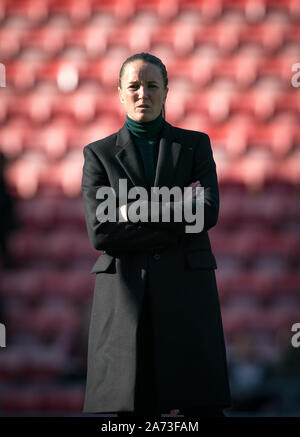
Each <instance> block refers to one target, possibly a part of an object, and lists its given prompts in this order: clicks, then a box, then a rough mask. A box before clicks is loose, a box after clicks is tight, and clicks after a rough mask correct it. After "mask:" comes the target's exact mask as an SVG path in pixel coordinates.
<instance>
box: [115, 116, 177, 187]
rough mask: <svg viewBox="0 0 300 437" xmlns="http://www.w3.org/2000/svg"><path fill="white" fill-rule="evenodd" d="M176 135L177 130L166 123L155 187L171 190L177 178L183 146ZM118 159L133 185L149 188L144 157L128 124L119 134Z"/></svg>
mask: <svg viewBox="0 0 300 437" xmlns="http://www.w3.org/2000/svg"><path fill="white" fill-rule="evenodd" d="M175 140H178V135H176V129H175V128H174V126H172V125H171V124H170V123H168V122H167V121H165V123H164V126H163V128H162V135H161V138H160V142H159V152H158V158H157V166H156V175H155V181H154V186H156V187H161V186H166V187H169V188H171V187H172V186H173V181H174V178H175V170H176V167H177V164H178V160H179V156H180V153H181V151H182V149H183V147H182V144H181V143H180V142H179V141H175ZM115 147H116V150H117V153H116V155H115V156H116V159H117V160H118V161H119V163H120V165H121V166H122V167H123V169H124V170H125V172H126V174H127V175H128V177H129V178H130V179H131V181H132V183H133V184H134V185H137V186H143V187H148V188H149V184H148V181H147V178H146V174H145V171H144V166H143V161H142V157H141V156H140V153H139V152H138V150H137V148H136V146H135V144H134V143H133V140H132V138H131V134H130V131H129V130H128V128H127V127H126V123H124V125H123V126H122V127H121V129H120V130H119V131H118V133H117V140H116V146H115Z"/></svg>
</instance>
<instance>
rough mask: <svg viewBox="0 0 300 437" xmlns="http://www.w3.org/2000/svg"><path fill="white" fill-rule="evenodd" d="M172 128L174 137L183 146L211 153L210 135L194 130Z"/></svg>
mask: <svg viewBox="0 0 300 437" xmlns="http://www.w3.org/2000/svg"><path fill="white" fill-rule="evenodd" d="M171 126H172V129H173V133H174V134H175V135H174V136H176V137H177V139H178V140H179V141H181V143H182V144H184V145H187V146H189V147H193V148H197V149H200V150H202V151H210V150H211V143H210V138H209V135H208V134H207V133H206V132H202V131H196V130H192V129H183V128H181V127H177V126H173V125H171Z"/></svg>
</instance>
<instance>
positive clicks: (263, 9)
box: [0, 0, 299, 23]
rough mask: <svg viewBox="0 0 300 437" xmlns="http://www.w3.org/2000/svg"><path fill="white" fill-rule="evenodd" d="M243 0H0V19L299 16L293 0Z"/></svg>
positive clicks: (81, 20) (86, 19)
mask: <svg viewBox="0 0 300 437" xmlns="http://www.w3.org/2000/svg"><path fill="white" fill-rule="evenodd" d="M248 3H249V2H248V1H247V0H240V1H228V0H218V1H213V2H212V1H210V0H201V1H195V0H168V1H167V0H129V1H128V0H127V1H124V0H101V1H100V0H88V1H79V2H78V0H63V1H61V0H60V1H57V0H45V1H44V2H42V4H39V6H37V5H36V2H35V1H34V0H27V1H24V0H23V1H12V0H3V1H2V8H1V15H0V18H2V19H3V20H4V19H9V18H11V17H16V16H17V17H20V16H21V17H26V18H27V19H29V20H30V21H31V22H33V23H39V22H43V21H44V20H46V19H49V18H51V17H53V16H54V17H55V16H57V15H59V16H63V17H65V18H67V19H69V20H72V22H86V21H88V20H91V19H92V18H93V15H97V14H104V15H106V16H109V17H116V19H118V21H127V20H130V19H132V18H134V17H136V16H138V15H140V14H145V13H146V14H155V15H156V16H158V18H159V19H160V20H161V21H163V20H168V19H173V18H176V17H178V16H180V15H182V14H184V13H187V12H190V11H192V12H193V13H194V14H199V15H201V17H204V19H206V20H213V19H218V18H220V17H222V15H225V14H227V13H228V12H235V13H239V15H241V16H243V17H245V18H246V19H247V20H248V21H250V22H252V21H259V20H261V19H263V18H265V17H266V16H267V15H268V14H271V13H274V12H276V13H277V14H280V16H281V17H291V18H293V17H294V16H295V15H299V7H298V5H297V2H296V1H295V0H262V1H260V2H259V3H258V4H256V3H255V2H253V3H251V4H250V6H251V7H250V6H249V4H248Z"/></svg>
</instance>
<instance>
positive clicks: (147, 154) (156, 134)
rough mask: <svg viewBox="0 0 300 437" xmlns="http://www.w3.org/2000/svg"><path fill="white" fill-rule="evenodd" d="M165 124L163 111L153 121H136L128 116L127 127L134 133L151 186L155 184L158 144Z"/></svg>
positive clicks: (135, 142)
mask: <svg viewBox="0 0 300 437" xmlns="http://www.w3.org/2000/svg"><path fill="white" fill-rule="evenodd" d="M163 124H164V119H163V117H162V113H160V114H159V116H158V117H157V118H155V119H154V120H151V121H136V120H133V119H132V118H130V117H128V115H127V116H126V126H127V129H128V130H129V131H130V132H131V133H132V138H133V141H134V144H135V145H136V146H137V147H138V150H139V151H140V154H141V156H142V159H143V163H144V169H145V174H146V177H147V180H148V182H149V185H150V186H154V180H155V173H156V164H157V157H158V146H159V140H160V134H161V129H162V128H163Z"/></svg>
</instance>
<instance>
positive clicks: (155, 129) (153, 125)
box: [126, 112, 164, 138]
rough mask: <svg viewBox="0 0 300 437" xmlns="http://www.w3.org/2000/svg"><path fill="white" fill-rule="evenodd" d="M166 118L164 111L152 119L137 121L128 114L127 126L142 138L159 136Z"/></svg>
mask: <svg viewBox="0 0 300 437" xmlns="http://www.w3.org/2000/svg"><path fill="white" fill-rule="evenodd" d="M163 124H164V119H163V117H162V112H161V113H160V114H159V115H158V117H156V118H155V119H154V120H151V121H136V120H133V119H132V118H130V117H129V116H128V114H127V115H126V126H127V129H128V130H129V131H130V132H132V133H133V135H136V136H137V137H141V138H157V137H158V136H159V133H160V131H161V129H162V127H163Z"/></svg>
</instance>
